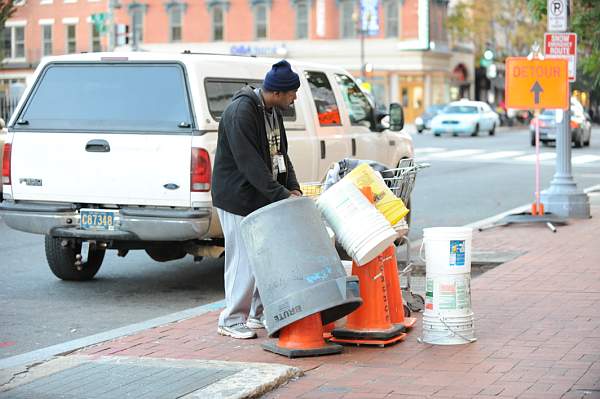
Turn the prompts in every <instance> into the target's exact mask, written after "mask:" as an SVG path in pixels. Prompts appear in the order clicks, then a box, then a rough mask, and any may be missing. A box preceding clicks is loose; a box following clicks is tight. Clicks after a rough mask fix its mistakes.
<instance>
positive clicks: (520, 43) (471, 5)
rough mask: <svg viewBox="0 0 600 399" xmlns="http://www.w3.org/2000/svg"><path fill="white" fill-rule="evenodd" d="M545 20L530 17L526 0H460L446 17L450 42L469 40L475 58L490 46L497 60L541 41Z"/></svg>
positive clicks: (524, 53) (528, 48)
mask: <svg viewBox="0 0 600 399" xmlns="http://www.w3.org/2000/svg"><path fill="white" fill-rule="evenodd" d="M544 1H545V0H544ZM545 24H546V21H545V19H543V20H536V19H534V14H533V13H532V10H531V9H530V8H529V7H528V4H527V2H526V0H502V1H492V0H486V1H482V0H462V1H461V2H459V3H457V4H456V5H455V6H454V7H453V9H452V10H451V12H450V14H449V16H448V19H447V25H448V31H449V33H450V36H451V38H452V40H453V41H454V42H465V41H468V42H472V43H473V44H474V45H475V55H476V57H477V58H478V59H479V58H480V57H481V55H482V54H483V52H484V51H485V50H486V48H490V49H491V50H494V52H495V54H496V60H500V61H501V60H503V59H504V58H505V57H507V56H523V55H527V54H529V51H530V49H531V45H532V44H534V43H535V42H537V43H540V44H541V42H542V40H543V32H544V27H545Z"/></svg>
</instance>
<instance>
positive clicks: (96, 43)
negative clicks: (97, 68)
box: [91, 24, 102, 52]
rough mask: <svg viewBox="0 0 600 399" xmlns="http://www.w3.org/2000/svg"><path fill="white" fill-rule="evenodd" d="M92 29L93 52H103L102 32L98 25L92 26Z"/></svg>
mask: <svg viewBox="0 0 600 399" xmlns="http://www.w3.org/2000/svg"><path fill="white" fill-rule="evenodd" d="M91 27H92V51H93V52H99V51H102V42H101V41H100V31H99V30H98V27H97V26H96V24H91Z"/></svg>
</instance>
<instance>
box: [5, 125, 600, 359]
mask: <svg viewBox="0 0 600 399" xmlns="http://www.w3.org/2000/svg"><path fill="white" fill-rule="evenodd" d="M408 129H410V127H409V128H408ZM414 139H415V148H416V149H417V155H416V157H417V160H418V161H422V162H428V163H430V164H431V167H430V168H428V169H425V170H423V171H422V172H421V173H420V175H419V176H418V178H417V184H416V187H415V190H414V193H413V201H412V208H413V209H412V212H413V216H412V220H413V227H412V230H411V237H412V238H419V237H420V236H421V233H422V228H423V227H428V226H457V225H464V224H467V223H471V222H474V221H477V220H480V219H483V218H486V217H489V216H492V215H495V214H497V213H499V212H502V211H506V210H508V209H512V208H514V207H516V206H519V205H523V204H525V203H530V202H531V201H532V200H533V191H534V188H533V187H534V178H535V175H534V164H533V162H532V161H531V160H530V159H529V158H525V159H517V158H519V157H523V156H525V157H527V156H529V155H531V154H533V149H532V147H530V145H529V136H528V132H527V131H526V130H524V129H521V130H518V129H513V130H511V131H509V130H507V129H500V130H499V131H498V132H497V133H496V136H494V137H489V136H487V135H481V136H480V137H451V136H450V137H447V136H443V137H433V136H432V135H431V133H429V132H426V133H425V134H423V135H417V134H415V135H414ZM456 151H462V152H456ZM465 151H466V152H465ZM469 151H470V152H469ZM543 151H544V152H545V153H546V152H547V153H549V154H550V155H546V156H545V157H549V156H551V153H553V152H554V148H551V147H546V148H544V149H543ZM500 152H502V153H501V154H500ZM469 154H470V155H469ZM486 154H494V155H486ZM511 154H512V155H511ZM500 155H508V156H503V157H501V156H500ZM582 155H585V156H586V157H584V158H577V159H578V160H580V161H582V162H581V163H580V164H578V165H575V166H574V175H575V178H576V181H577V183H578V185H579V187H588V186H592V185H597V184H600V129H598V128H596V129H595V131H594V132H593V134H592V145H591V147H589V148H585V149H573V157H574V159H576V158H575V157H577V156H582ZM486 157H487V158H486ZM553 174H554V161H552V160H547V161H544V165H543V167H542V182H543V183H542V187H548V182H549V181H550V179H551V178H552V175H553ZM43 247H44V240H43V237H41V236H37V235H31V234H26V233H20V232H16V231H13V230H10V229H8V228H7V227H6V225H4V223H3V222H2V221H1V220H0V271H1V273H0V358H4V357H8V356H13V355H16V354H21V353H24V352H28V351H31V350H35V349H39V348H43V347H46V346H49V345H53V344H58V343H62V342H65V341H69V340H72V339H76V338H81V337H85V336H88V335H91V334H95V333H99V332H103V331H107V330H110V329H114V328H118V327H122V326H125V325H128V324H131V323H135V322H139V321H144V320H148V319H151V318H155V317H159V316H162V315H166V314H169V313H172V312H176V311H180V310H184V309H187V308H191V307H195V306H199V305H202V304H205V303H210V302H213V301H216V300H219V299H222V297H223V281H222V275H223V264H222V260H211V261H202V262H200V263H194V262H193V260H192V258H191V257H189V256H188V257H186V258H184V259H181V260H178V261H173V262H167V263H157V262H154V261H153V260H151V259H150V258H149V257H148V256H147V255H146V254H145V253H144V252H141V251H134V252H131V253H130V254H129V255H127V257H125V258H118V257H117V255H116V252H114V251H109V253H107V256H106V258H105V260H104V263H103V265H102V268H101V269H100V272H99V273H98V275H97V277H96V279H95V280H93V281H90V282H85V283H72V282H64V281H60V280H58V279H56V278H55V277H54V275H52V273H51V272H50V270H49V269H48V266H47V264H46V261H45V255H44V249H43ZM215 328H216V326H215Z"/></svg>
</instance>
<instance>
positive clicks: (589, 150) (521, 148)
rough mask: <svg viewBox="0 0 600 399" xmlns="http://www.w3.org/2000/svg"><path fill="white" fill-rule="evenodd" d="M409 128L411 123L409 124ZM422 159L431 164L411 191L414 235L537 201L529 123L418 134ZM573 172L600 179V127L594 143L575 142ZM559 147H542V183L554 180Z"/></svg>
mask: <svg viewBox="0 0 600 399" xmlns="http://www.w3.org/2000/svg"><path fill="white" fill-rule="evenodd" d="M409 129H410V127H409ZM413 138H414V146H415V158H416V160H417V162H426V163H429V164H430V165H431V167H429V168H427V169H423V170H421V172H420V173H419V174H418V176H417V181H416V184H415V189H414V191H413V196H412V227H411V233H410V237H411V238H413V239H416V238H420V237H421V236H422V229H423V228H425V227H434V226H460V225H465V224H468V223H472V222H475V221H478V220H481V219H484V218H486V217H489V216H493V215H496V214H498V213H501V212H504V211H507V210H510V209H513V208H515V207H518V206H521V205H524V204H528V203H532V202H533V201H534V199H535V196H534V193H535V162H534V157H535V149H534V147H531V145H530V142H529V132H528V130H527V129H525V128H523V127H521V128H513V129H511V130H509V129H508V128H500V129H499V130H498V131H497V132H496V135H495V136H489V135H487V134H480V136H477V137H470V136H458V137H453V136H451V135H444V136H441V137H435V136H433V135H432V134H431V132H428V131H426V132H425V133H423V134H416V133H415V134H414V135H413ZM571 151H572V160H573V176H574V179H575V182H576V183H577V187H578V188H580V189H583V188H587V187H590V186H594V185H599V184H600V128H599V127H597V126H595V128H594V129H593V130H592V138H591V143H590V146H589V147H584V148H572V149H571ZM555 154H556V148H555V147H554V146H553V145H552V146H542V147H541V158H542V159H543V160H542V162H541V168H540V170H541V188H542V190H544V189H546V188H548V187H549V186H550V181H551V180H552V178H553V176H554V173H555V170H556V167H555V159H554V158H553V157H554V156H555Z"/></svg>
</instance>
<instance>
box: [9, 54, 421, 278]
mask: <svg viewBox="0 0 600 399" xmlns="http://www.w3.org/2000/svg"><path fill="white" fill-rule="evenodd" d="M277 61H278V60H276V59H267V58H251V57H238V56H226V55H206V54H191V53H187V52H186V53H183V54H157V53H143V52H135V53H89V54H73V55H66V56H59V57H48V58H44V60H43V61H42V63H41V64H40V65H39V66H38V68H37V70H36V72H35V75H34V84H33V85H31V87H29V88H28V89H27V91H26V92H25V94H24V95H23V97H22V98H21V101H20V103H19V105H18V107H17V110H16V111H15V113H14V114H13V117H12V118H11V120H10V121H9V123H8V134H7V137H6V144H5V145H4V148H3V153H4V158H5V159H4V161H5V162H3V168H2V184H3V189H4V192H3V196H4V201H3V202H2V204H0V212H1V214H2V216H3V218H4V221H5V222H6V224H7V225H8V226H10V227H12V228H14V229H17V230H21V231H26V232H31V233H38V234H44V235H45V236H46V240H45V247H46V257H47V260H48V263H49V266H50V268H51V270H52V272H53V273H54V274H55V275H56V276H57V277H59V278H61V279H65V280H87V279H91V278H93V277H94V275H95V274H96V272H97V271H98V269H99V267H100V265H101V263H102V260H103V258H104V253H105V251H106V250H107V249H116V250H118V251H119V255H121V256H124V255H125V254H126V253H127V252H128V251H129V250H132V249H144V250H145V251H146V252H147V253H148V254H149V255H150V256H151V257H152V258H153V259H155V260H157V261H167V260H172V259H177V258H181V257H183V256H185V255H186V254H192V255H194V256H197V257H200V256H206V255H212V256H218V255H219V254H221V253H222V247H220V246H222V244H223V240H222V233H221V228H220V225H219V223H218V218H217V217H216V213H215V212H214V210H213V207H212V204H211V196H210V183H211V162H212V160H213V159H214V153H215V147H216V142H217V137H216V136H217V127H218V123H219V118H220V115H221V113H222V112H223V110H224V109H225V107H226V106H227V104H228V103H229V101H230V99H231V97H232V96H233V94H234V93H235V92H236V91H237V90H239V89H240V88H242V87H243V86H244V85H252V86H255V87H256V86H260V85H261V82H262V79H263V78H264V76H265V74H266V72H267V71H268V70H269V69H270V67H271V65H272V64H273V63H275V62H277ZM291 63H292V67H293V68H294V70H295V71H296V72H297V73H298V74H299V75H300V79H301V86H300V89H299V91H298V98H297V100H296V102H295V106H294V107H293V108H292V109H290V110H289V111H288V112H286V114H285V126H286V130H287V135H288V141H289V149H290V157H291V159H292V162H293V163H294V167H295V170H296V174H297V177H298V180H299V181H300V182H314V181H319V180H320V179H321V178H322V177H323V175H324V174H325V172H326V170H327V169H328V167H329V166H330V165H331V163H332V162H335V161H339V160H340V159H342V158H346V157H353V158H359V159H370V160H375V161H378V162H380V163H383V164H385V165H388V166H389V167H395V166H396V165H397V164H398V162H399V161H400V159H403V158H412V155H413V145H412V139H411V137H410V136H409V135H408V134H406V133H403V132H400V131H399V130H401V129H402V125H403V120H402V119H403V118H402V117H401V116H400V117H398V118H394V123H395V127H396V129H395V130H396V131H391V130H389V129H384V128H383V126H382V125H381V118H382V117H383V116H384V115H376V113H375V111H374V106H373V104H372V103H371V101H370V100H369V98H368V97H367V96H366V95H365V94H364V93H363V92H362V91H361V90H360V89H359V87H358V86H357V84H356V83H355V82H354V80H353V79H352V77H351V76H350V75H349V74H348V73H347V72H346V71H344V70H343V69H340V68H336V67H332V66H324V65H317V64H309V63H299V62H293V61H292V62H291ZM398 107H399V106H398V105H396V104H395V105H394V110H399V111H401V108H398ZM399 114H400V115H401V112H399ZM396 122H397V123H396Z"/></svg>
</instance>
